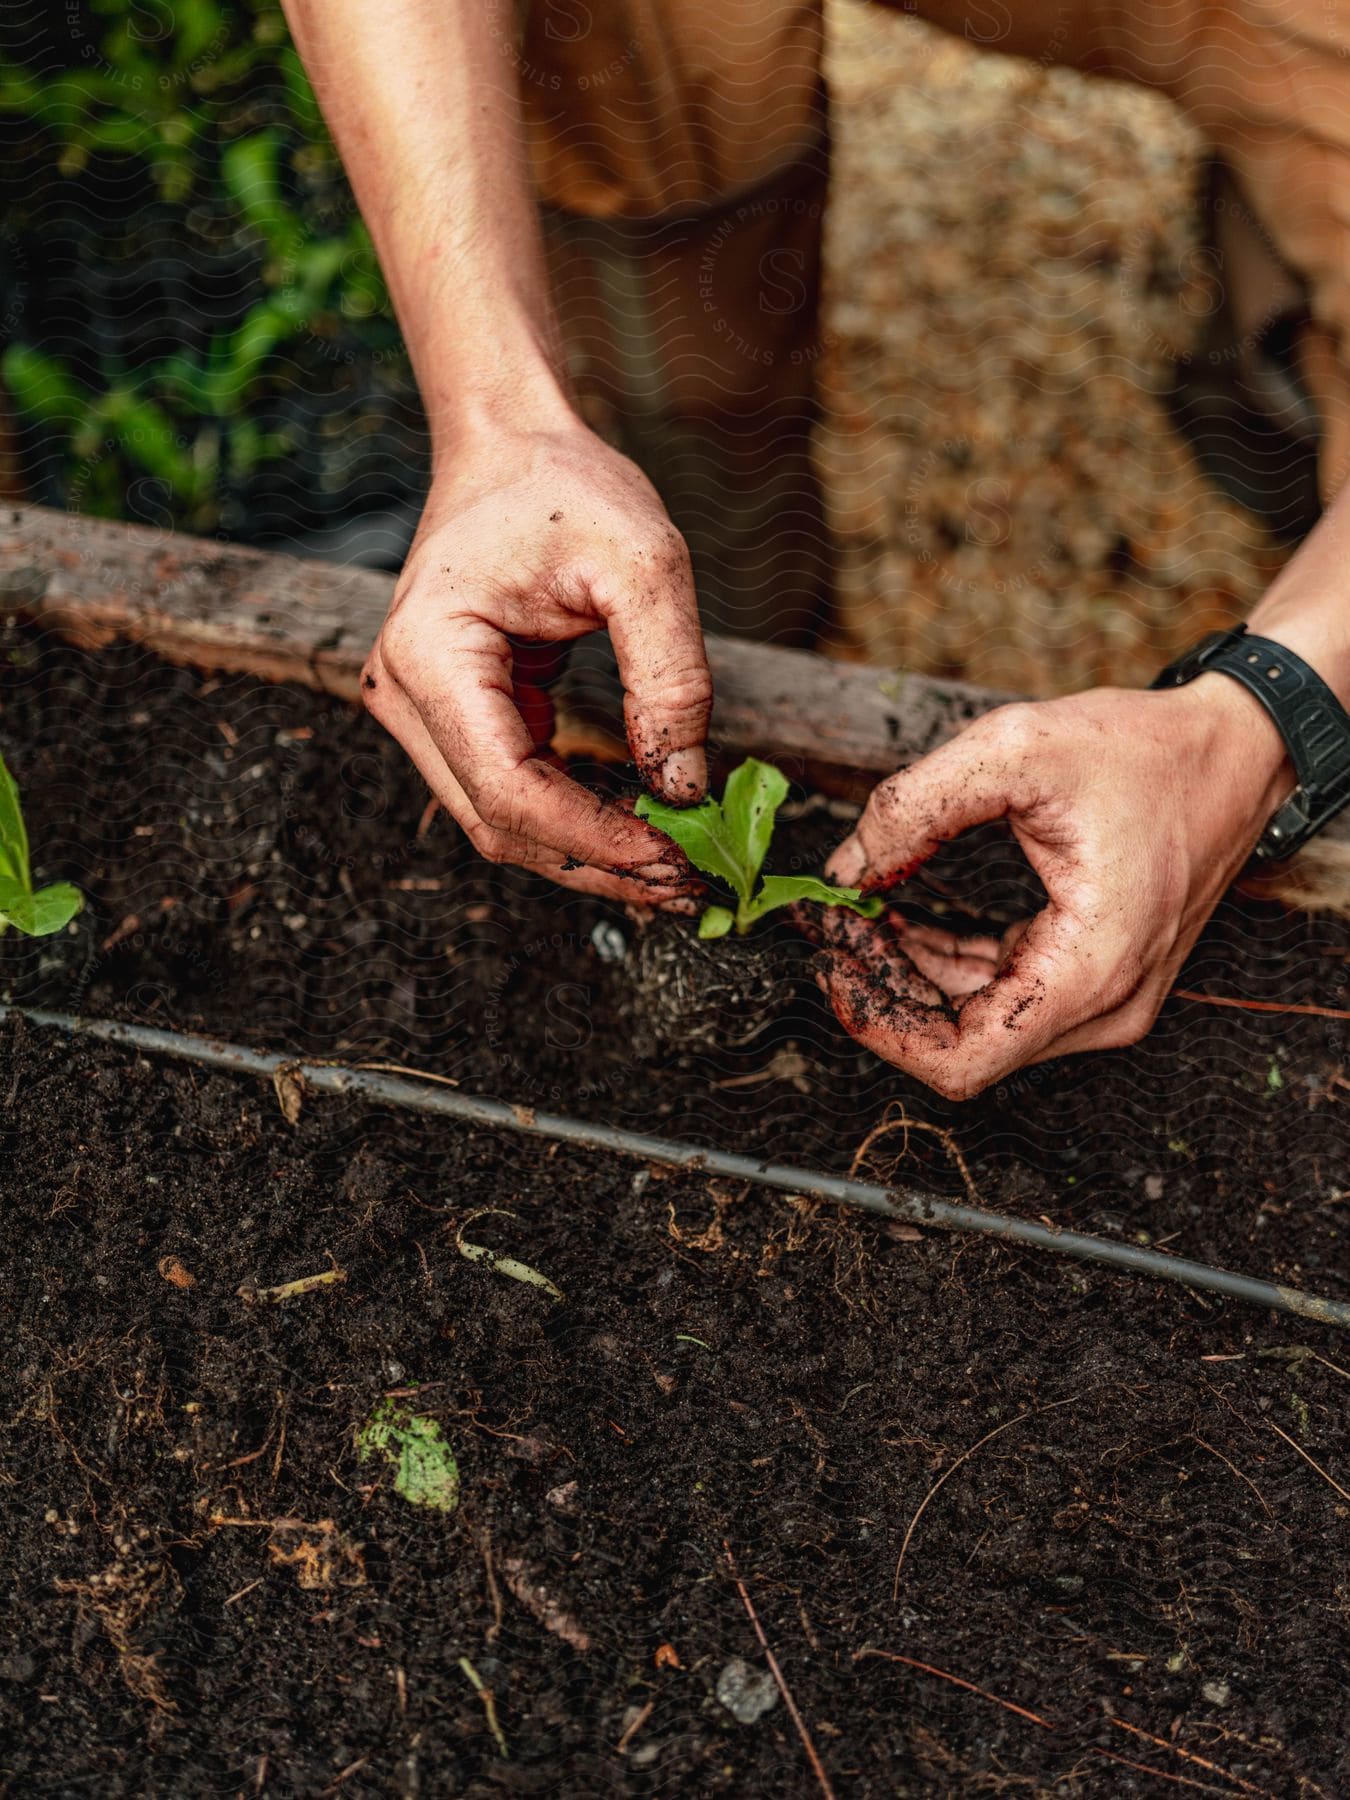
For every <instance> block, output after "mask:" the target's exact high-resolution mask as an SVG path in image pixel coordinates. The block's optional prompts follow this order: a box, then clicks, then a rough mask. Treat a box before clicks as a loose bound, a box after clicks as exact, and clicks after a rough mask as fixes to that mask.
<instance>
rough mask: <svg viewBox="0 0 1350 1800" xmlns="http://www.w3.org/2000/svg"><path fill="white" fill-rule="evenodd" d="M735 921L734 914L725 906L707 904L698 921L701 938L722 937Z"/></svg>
mask: <svg viewBox="0 0 1350 1800" xmlns="http://www.w3.org/2000/svg"><path fill="white" fill-rule="evenodd" d="M735 923H736V915H735V913H734V912H732V911H730V909H729V908H727V907H725V906H709V907H706V908H705V909H704V912H703V916H702V917H701V918H700V919H699V922H698V935H699V936H700V937H701V938H723V937H725V936H726V935H727V933H728V932H729V931H730V930H731V928H732V926H733V925H734V924H735Z"/></svg>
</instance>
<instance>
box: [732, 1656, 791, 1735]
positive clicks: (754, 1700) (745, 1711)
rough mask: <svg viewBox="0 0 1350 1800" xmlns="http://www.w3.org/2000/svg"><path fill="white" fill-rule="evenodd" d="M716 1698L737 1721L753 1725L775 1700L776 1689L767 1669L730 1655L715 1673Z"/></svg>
mask: <svg viewBox="0 0 1350 1800" xmlns="http://www.w3.org/2000/svg"><path fill="white" fill-rule="evenodd" d="M717 1698H718V1700H719V1701H720V1702H721V1704H722V1705H723V1706H725V1707H726V1709H727V1711H728V1712H729V1713H730V1714H731V1716H732V1718H733V1719H735V1720H736V1722H737V1724H739V1725H754V1724H755V1723H757V1721H758V1720H760V1719H762V1718H763V1717H764V1715H765V1713H766V1712H770V1711H772V1709H773V1707H774V1706H775V1705H776V1704H777V1701H778V1689H777V1688H776V1687H775V1686H774V1679H773V1676H772V1675H770V1673H769V1671H768V1670H767V1669H760V1668H756V1667H755V1666H754V1664H752V1663H748V1662H746V1661H745V1660H744V1659H743V1658H742V1657H739V1656H733V1657H732V1659H731V1661H730V1662H729V1663H728V1664H727V1665H726V1667H725V1668H724V1669H723V1670H722V1673H721V1674H720V1675H719V1676H718V1677H717Z"/></svg>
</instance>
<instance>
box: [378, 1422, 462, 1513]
mask: <svg viewBox="0 0 1350 1800" xmlns="http://www.w3.org/2000/svg"><path fill="white" fill-rule="evenodd" d="M356 1453H357V1456H358V1457H359V1458H360V1460H361V1461H362V1462H368V1461H369V1460H370V1458H371V1457H372V1456H378V1457H381V1458H382V1459H383V1460H384V1461H385V1462H387V1463H388V1464H389V1467H390V1468H391V1469H392V1470H393V1471H394V1489H395V1492H397V1493H399V1494H402V1496H403V1498H404V1499H405V1500H406V1501H407V1502H408V1504H409V1505H410V1506H427V1507H430V1508H431V1509H432V1510H433V1511H434V1512H443V1513H449V1512H453V1511H454V1510H455V1508H456V1507H457V1506H458V1505H459V1464H458V1463H457V1462H456V1461H455V1458H454V1453H453V1452H452V1451H451V1449H450V1446H449V1444H447V1443H446V1441H445V1438H444V1436H443V1434H442V1432H441V1428H440V1426H439V1425H438V1424H437V1423H436V1421H435V1419H429V1418H427V1417H426V1416H425V1415H424V1414H422V1413H414V1412H409V1411H408V1409H407V1408H406V1407H404V1406H396V1405H395V1404H394V1402H393V1401H392V1400H382V1401H381V1402H380V1404H379V1405H378V1406H377V1407H376V1408H375V1410H374V1412H373V1413H371V1415H370V1417H369V1418H368V1419H367V1420H366V1422H365V1424H364V1425H363V1426H362V1427H361V1428H360V1430H359V1431H358V1432H357V1434H356Z"/></svg>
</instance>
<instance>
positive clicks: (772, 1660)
mask: <svg viewBox="0 0 1350 1800" xmlns="http://www.w3.org/2000/svg"><path fill="white" fill-rule="evenodd" d="M722 1548H723V1550H724V1551H725V1552H726V1558H727V1567H728V1569H730V1571H731V1579H732V1580H733V1581H734V1582H735V1583H736V1591H737V1593H738V1594H739V1595H740V1597H741V1604H742V1606H744V1608H745V1611H746V1616H747V1617H748V1618H749V1620H750V1623H751V1625H753V1626H754V1629H755V1636H756V1637H757V1638H758V1639H759V1647H760V1649H761V1650H762V1651H763V1652H764V1660H765V1662H766V1663H768V1665H769V1670H770V1672H771V1674H772V1675H773V1678H774V1680H775V1681H776V1682H777V1683H778V1691H779V1693H780V1694H781V1695H782V1696H783V1704H784V1706H786V1707H787V1709H788V1712H789V1713H790V1714H791V1717H792V1723H793V1724H794V1725H795V1726H796V1727H797V1736H798V1737H799V1738H800V1739H801V1740H802V1748H803V1749H804V1750H805V1751H806V1759H807V1761H808V1762H809V1763H810V1765H811V1771H812V1773H813V1774H814V1776H815V1778H816V1780H817V1781H818V1782H819V1783H820V1791H821V1793H822V1794H824V1796H825V1800H836V1796H835V1791H834V1789H833V1788H832V1787H831V1786H830V1778H829V1776H828V1775H827V1774H826V1773H825V1765H824V1764H823V1763H822V1762H821V1760H820V1753H819V1751H818V1750H817V1749H816V1746H815V1743H814V1742H813V1740H812V1737H811V1733H810V1732H809V1731H808V1730H807V1728H806V1720H805V1719H804V1718H803V1717H802V1715H801V1714H800V1712H798V1710H797V1702H796V1701H795V1700H794V1699H793V1698H792V1689H791V1688H790V1687H789V1686H788V1684H787V1681H786V1680H785V1678H784V1675H783V1671H782V1670H781V1669H780V1668H779V1666H778V1658H777V1657H776V1656H775V1655H774V1653H773V1651H772V1649H771V1648H770V1646H769V1640H768V1638H767V1637H765V1635H764V1627H763V1626H762V1625H761V1624H760V1622H759V1614H758V1613H757V1612H756V1611H755V1608H754V1604H753V1602H752V1601H751V1599H750V1595H749V1593H748V1591H747V1589H746V1585H745V1583H744V1582H743V1581H742V1580H741V1575H740V1570H739V1569H738V1568H737V1567H736V1558H735V1557H734V1556H733V1555H732V1553H731V1545H730V1543H729V1542H728V1540H727V1539H726V1538H723V1539H722Z"/></svg>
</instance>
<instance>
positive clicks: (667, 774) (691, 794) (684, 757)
mask: <svg viewBox="0 0 1350 1800" xmlns="http://www.w3.org/2000/svg"><path fill="white" fill-rule="evenodd" d="M656 779H657V785H658V786H659V787H660V789H661V792H662V793H663V794H664V795H665V797H666V799H667V800H668V801H669V802H670V804H671V805H672V806H692V805H693V804H694V803H695V802H696V801H698V800H701V799H702V798H703V795H704V792H705V791H706V789H707V786H708V758H707V756H706V755H705V754H704V753H703V751H702V750H697V749H695V750H676V751H675V752H674V753H673V754H672V755H670V756H668V757H667V758H666V760H665V761H664V762H663V763H662V764H661V768H660V770H659V772H658V774H657V778H656Z"/></svg>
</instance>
